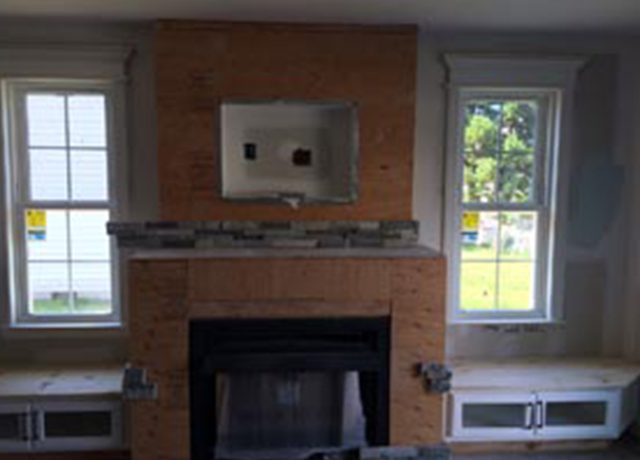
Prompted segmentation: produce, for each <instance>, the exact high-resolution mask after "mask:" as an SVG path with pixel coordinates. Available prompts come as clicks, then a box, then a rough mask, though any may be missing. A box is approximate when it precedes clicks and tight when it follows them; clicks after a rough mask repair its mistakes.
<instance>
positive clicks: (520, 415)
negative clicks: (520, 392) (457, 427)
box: [462, 403, 530, 428]
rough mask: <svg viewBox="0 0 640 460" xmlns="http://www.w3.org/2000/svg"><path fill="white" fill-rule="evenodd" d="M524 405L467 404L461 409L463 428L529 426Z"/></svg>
mask: <svg viewBox="0 0 640 460" xmlns="http://www.w3.org/2000/svg"><path fill="white" fill-rule="evenodd" d="M527 406H528V405H527V404H524V403H467V404H465V405H464V406H463V407H462V426H463V427H465V428H524V427H527V426H528V425H529V424H530V421H529V420H527V419H528V417H529V416H528V415H527Z"/></svg>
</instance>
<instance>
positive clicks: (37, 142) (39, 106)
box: [27, 93, 66, 147]
mask: <svg viewBox="0 0 640 460" xmlns="http://www.w3.org/2000/svg"><path fill="white" fill-rule="evenodd" d="M64 125H65V114H64V96H58V95H55V94H33V93H32V94H28V95H27V126H28V131H29V146H30V147H64V146H65V145H66V139H65V127H64Z"/></svg>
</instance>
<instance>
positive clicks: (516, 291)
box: [498, 262, 535, 311]
mask: <svg viewBox="0 0 640 460" xmlns="http://www.w3.org/2000/svg"><path fill="white" fill-rule="evenodd" d="M534 267H535V264H534V263H533V262H502V263H500V267H499V268H498V270H499V293H498V309H500V310H520V311H527V310H532V309H533V285H534V280H533V277H534V272H535V271H534Z"/></svg>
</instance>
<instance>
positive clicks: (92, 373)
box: [0, 366, 123, 398]
mask: <svg viewBox="0 0 640 460" xmlns="http://www.w3.org/2000/svg"><path fill="white" fill-rule="evenodd" d="M122 374H123V368H122V366H108V367H71V368H63V367H56V368H53V367H47V368H14V369H3V370H1V371H0V398H33V397H83V396H92V397H93V396H101V397H104V396H109V397H119V396H120V395H121V394H122Z"/></svg>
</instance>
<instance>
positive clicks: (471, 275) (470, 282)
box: [460, 262, 497, 311]
mask: <svg viewBox="0 0 640 460" xmlns="http://www.w3.org/2000/svg"><path fill="white" fill-rule="evenodd" d="M496 274H497V271H496V263H495V262H463V263H462V264H461V276H460V308H461V309H462V310H466V311H474V310H493V309H495V307H496Z"/></svg>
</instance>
